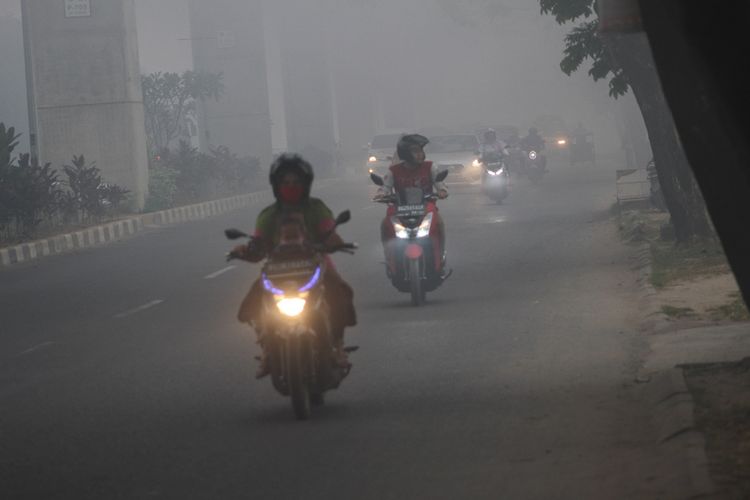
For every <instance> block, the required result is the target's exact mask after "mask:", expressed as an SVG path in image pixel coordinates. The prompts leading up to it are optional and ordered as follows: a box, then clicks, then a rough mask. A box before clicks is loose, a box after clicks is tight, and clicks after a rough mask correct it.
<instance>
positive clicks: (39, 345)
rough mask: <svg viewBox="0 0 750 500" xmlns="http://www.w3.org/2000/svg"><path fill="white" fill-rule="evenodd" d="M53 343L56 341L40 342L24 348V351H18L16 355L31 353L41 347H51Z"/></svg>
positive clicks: (39, 349)
mask: <svg viewBox="0 0 750 500" xmlns="http://www.w3.org/2000/svg"><path fill="white" fill-rule="evenodd" d="M55 344H57V342H42V343H41V344H38V345H35V346H34V347H31V348H29V349H26V350H25V351H22V352H19V353H18V354H17V356H25V355H27V354H31V353H32V352H36V351H41V350H42V349H47V348H48V347H52V346H53V345H55Z"/></svg>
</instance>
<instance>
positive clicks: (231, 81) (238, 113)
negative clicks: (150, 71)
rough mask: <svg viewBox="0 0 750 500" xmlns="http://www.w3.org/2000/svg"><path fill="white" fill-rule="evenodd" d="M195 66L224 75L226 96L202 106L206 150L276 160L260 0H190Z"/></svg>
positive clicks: (264, 160)
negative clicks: (225, 149) (225, 150)
mask: <svg viewBox="0 0 750 500" xmlns="http://www.w3.org/2000/svg"><path fill="white" fill-rule="evenodd" d="M190 25H191V39H192V41H193V44H192V45H193V67H194V69H195V70H196V71H210V72H212V73H222V74H223V75H224V79H223V81H224V95H223V96H222V97H221V98H220V99H219V100H218V101H214V100H213V99H208V100H206V101H205V102H203V103H200V105H199V109H200V114H201V120H200V125H201V147H202V148H203V149H206V147H207V146H227V147H228V148H229V149H230V150H231V151H232V152H234V153H236V154H238V155H240V156H244V155H250V156H257V157H258V158H260V160H261V165H262V166H267V165H268V164H269V163H270V161H271V158H272V149H271V120H270V116H269V107H268V106H269V104H268V81H267V78H266V53H265V45H264V41H263V15H262V8H261V0H242V1H237V0H212V1H211V2H207V1H205V0H191V1H190Z"/></svg>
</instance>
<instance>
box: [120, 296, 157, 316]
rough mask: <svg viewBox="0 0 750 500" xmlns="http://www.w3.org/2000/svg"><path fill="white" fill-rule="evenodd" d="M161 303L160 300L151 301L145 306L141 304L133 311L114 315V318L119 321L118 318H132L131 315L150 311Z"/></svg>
mask: <svg viewBox="0 0 750 500" xmlns="http://www.w3.org/2000/svg"><path fill="white" fill-rule="evenodd" d="M162 302H164V301H163V300H161V299H157V300H152V301H151V302H149V303H147V304H143V305H142V306H138V307H136V308H135V309H131V310H129V311H125V312H121V313H120V314H115V318H118V319H120V318H126V317H128V316H132V315H133V314H137V313H139V312H141V311H145V310H146V309H150V308H152V307H154V306H158V305H159V304H161V303H162Z"/></svg>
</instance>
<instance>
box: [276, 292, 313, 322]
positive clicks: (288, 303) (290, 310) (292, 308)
mask: <svg viewBox="0 0 750 500" xmlns="http://www.w3.org/2000/svg"><path fill="white" fill-rule="evenodd" d="M306 303H307V301H306V300H305V299H303V298H300V297H292V298H289V297H281V298H277V299H276V307H278V308H279V311H280V312H281V314H283V315H284V316H289V317H290V318H295V317H297V316H299V315H300V314H302V311H304V310H305V304H306Z"/></svg>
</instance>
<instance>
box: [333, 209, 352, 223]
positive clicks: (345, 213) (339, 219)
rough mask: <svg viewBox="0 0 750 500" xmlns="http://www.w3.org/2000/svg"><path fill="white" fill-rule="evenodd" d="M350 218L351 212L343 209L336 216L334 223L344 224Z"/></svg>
mask: <svg viewBox="0 0 750 500" xmlns="http://www.w3.org/2000/svg"><path fill="white" fill-rule="evenodd" d="M351 218H352V213H351V212H350V211H349V210H344V211H343V212H341V213H340V214H339V215H338V217H336V225H337V226H340V225H341V224H346V223H347V222H349V220H350V219H351Z"/></svg>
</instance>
